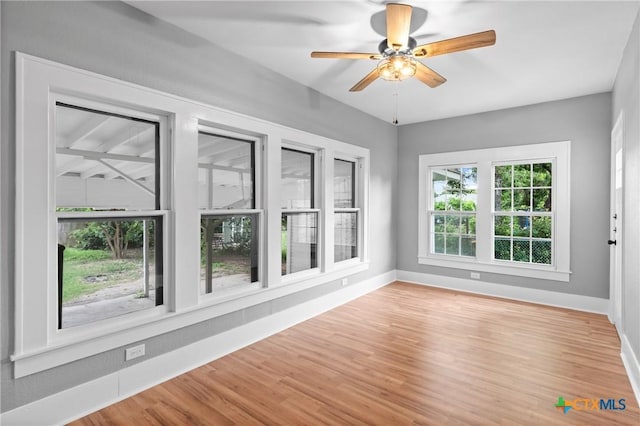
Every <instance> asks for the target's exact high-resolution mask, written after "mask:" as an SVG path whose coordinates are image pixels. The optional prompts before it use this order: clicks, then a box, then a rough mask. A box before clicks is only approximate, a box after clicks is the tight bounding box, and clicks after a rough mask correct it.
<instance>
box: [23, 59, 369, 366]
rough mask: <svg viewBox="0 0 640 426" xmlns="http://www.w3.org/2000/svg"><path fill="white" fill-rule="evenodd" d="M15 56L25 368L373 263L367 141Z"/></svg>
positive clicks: (95, 349) (233, 308)
mask: <svg viewBox="0 0 640 426" xmlns="http://www.w3.org/2000/svg"><path fill="white" fill-rule="evenodd" d="M15 62H16V122H17V125H16V135H15V136H16V188H15V196H16V214H15V259H16V267H15V275H16V276H15V291H14V296H15V321H14V326H15V330H14V336H15V339H14V342H13V348H14V351H13V353H12V354H11V361H12V362H13V371H14V374H15V377H16V378H19V377H24V376H27V375H29V374H33V373H36V372H39V371H44V370H46V369H49V368H52V367H56V366H59V365H62V364H65V363H68V362H71V361H75V360H79V359H82V358H85V357H89V356H92V355H95V354H98V353H102V352H105V351H108V350H112V349H115V348H119V347H123V346H125V345H129V344H132V343H134V342H140V341H143V340H145V339H149V338H153V337H154V336H158V335H160V334H163V333H167V332H170V331H175V330H177V329H179V328H183V327H188V326H190V325H193V324H197V323H201V322H202V321H204V320H207V319H210V318H215V317H216V316H219V315H223V314H224V313H229V312H240V311H241V310H242V309H245V308H248V307H251V306H255V305H257V304H260V303H265V302H267V301H270V300H273V299H276V298H280V297H283V296H287V295H289V294H293V293H295V292H299V291H303V290H307V289H311V288H313V287H315V286H318V285H322V284H325V283H328V282H332V281H335V280H339V279H342V278H344V277H346V276H349V275H352V274H356V273H358V272H362V271H365V270H366V269H367V268H368V247H367V223H368V202H367V200H368V182H369V151H368V150H367V149H365V148H362V147H358V146H355V145H351V144H347V143H343V142H339V141H336V140H332V139H328V138H324V137H322V136H318V135H314V134H311V133H306V132H303V131H300V130H296V129H290V128H287V127H285V126H281V125H278V124H274V123H269V122H267V121H264V120H257V119H254V118H251V117H247V116H244V115H242V114H237V113H234V112H229V111H224V110H221V109H218V108H215V107H212V106H207V105H204V104H202V103H198V102H193V101H191V100H189V99H183V98H180V97H178V96H175V95H168V94H164V93H162V92H159V91H157V90H151V89H147V88H145V87H142V86H138V85H134V84H130V83H127V82H123V81H122V80H118V79H112V78H109V77H107V76H102V75H98V74H94V73H91V72H88V71H83V70H79V69H76V68H72V67H68V66H65V65H62V64H57V63H55V62H51V61H47V60H44V59H40V58H35V57H32V56H29V55H24V54H22V53H19V52H17V53H16V55H15ZM267 142H268V143H267ZM338 157H339V158H340V159H341V160H342V162H341V163H337V167H336V169H337V172H336V178H335V182H334V181H333V180H334V172H333V166H334V164H333V159H334V158H338ZM323 158H327V159H331V160H330V161H329V162H326V161H322V159H323ZM272 165H275V167H272ZM334 186H335V187H334ZM334 190H335V191H336V192H340V193H339V194H336V196H334ZM269 195H271V196H269ZM335 199H337V200H338V201H335V202H334V200H335ZM331 204H333V205H334V206H333V211H329V212H323V211H321V207H322V206H325V205H329V206H331ZM269 212H271V213H272V214H268V213H269ZM323 213H324V214H323ZM336 215H337V216H341V215H342V216H344V220H342V219H339V220H337V221H334V216H336ZM334 222H338V223H337V224H336V223H334ZM334 242H335V244H334ZM335 247H339V248H340V250H341V251H340V252H339V254H338V257H336V256H334V248H335ZM336 251H338V250H336ZM352 256H357V257H352ZM334 258H335V259H336V260H339V259H343V258H344V259H345V260H340V267H335V261H334ZM107 305H108V306H109V309H101V308H100V307H101V306H102V307H104V306H107ZM83 312H84V313H83Z"/></svg>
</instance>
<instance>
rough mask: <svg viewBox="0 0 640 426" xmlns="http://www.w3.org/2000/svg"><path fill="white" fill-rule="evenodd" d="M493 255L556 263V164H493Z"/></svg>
mask: <svg viewBox="0 0 640 426" xmlns="http://www.w3.org/2000/svg"><path fill="white" fill-rule="evenodd" d="M493 177H494V179H493V182H494V185H493V194H494V202H493V206H494V220H493V229H494V232H493V235H494V238H493V247H494V250H493V258H494V259H495V260H500V261H511V262H522V263H532V264H541V265H551V264H552V263H553V239H554V235H553V220H554V210H553V205H554V203H553V199H552V195H553V163H552V162H551V161H544V162H526V163H516V164H496V165H494V166H493Z"/></svg>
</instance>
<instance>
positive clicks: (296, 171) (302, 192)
mask: <svg viewBox="0 0 640 426" xmlns="http://www.w3.org/2000/svg"><path fill="white" fill-rule="evenodd" d="M281 207H282V208H284V209H305V208H307V209H308V208H313V207H314V204H313V154H311V153H308V152H301V151H295V150H293V149H289V148H282V186H281Z"/></svg>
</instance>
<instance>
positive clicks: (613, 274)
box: [609, 111, 625, 335]
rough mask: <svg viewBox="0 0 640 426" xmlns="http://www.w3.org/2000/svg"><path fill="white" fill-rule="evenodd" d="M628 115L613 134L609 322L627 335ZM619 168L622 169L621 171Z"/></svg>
mask: <svg viewBox="0 0 640 426" xmlns="http://www.w3.org/2000/svg"><path fill="white" fill-rule="evenodd" d="M624 136H625V135H624V111H620V114H618V118H617V119H616V122H615V125H614V126H613V129H612V130H611V193H610V210H609V213H610V215H609V239H610V240H613V241H615V242H616V243H615V244H613V245H610V246H609V247H611V248H610V250H609V321H611V322H612V323H613V324H614V325H615V326H616V329H617V331H618V335H621V334H622V331H623V324H622V321H623V318H624V316H623V309H624V308H623V304H622V294H623V289H624V279H623V270H624V268H623V265H624V257H623V250H622V249H623V246H624V240H623V226H624V216H623V212H624V149H625V143H624ZM618 165H619V168H618Z"/></svg>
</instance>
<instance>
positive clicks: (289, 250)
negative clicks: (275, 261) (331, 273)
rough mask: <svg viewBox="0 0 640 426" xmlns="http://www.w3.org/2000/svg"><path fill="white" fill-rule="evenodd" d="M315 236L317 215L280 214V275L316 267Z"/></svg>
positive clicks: (316, 239)
mask: <svg viewBox="0 0 640 426" xmlns="http://www.w3.org/2000/svg"><path fill="white" fill-rule="evenodd" d="M317 234H318V213H291V212H287V213H283V214H282V236H281V238H282V239H281V242H282V244H281V250H282V253H281V254H282V275H287V274H292V273H294V272H299V271H304V270H306V269H313V268H316V267H317V266H318V263H317V256H316V251H317V241H318V235H317Z"/></svg>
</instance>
